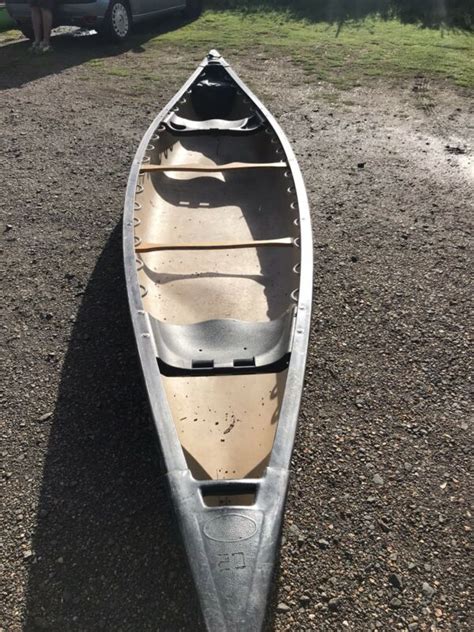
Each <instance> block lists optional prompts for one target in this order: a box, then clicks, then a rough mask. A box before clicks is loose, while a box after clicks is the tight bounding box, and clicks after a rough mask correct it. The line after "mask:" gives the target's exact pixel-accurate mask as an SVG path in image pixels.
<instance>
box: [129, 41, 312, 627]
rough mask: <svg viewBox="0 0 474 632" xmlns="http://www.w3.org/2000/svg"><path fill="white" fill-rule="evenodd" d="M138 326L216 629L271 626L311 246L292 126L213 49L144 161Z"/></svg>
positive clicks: (199, 584) (135, 292)
mask: <svg viewBox="0 0 474 632" xmlns="http://www.w3.org/2000/svg"><path fill="white" fill-rule="evenodd" d="M123 241H124V263H125V275H126V282H127V291H128V298H129V304H130V311H131V317H132V323H133V327H134V332H135V336H136V341H137V348H138V353H139V356H140V361H141V366H142V370H143V375H144V380H145V385H146V389H147V393H148V398H149V401H150V407H151V412H152V416H153V420H154V423H155V427H156V431H157V434H158V438H159V442H160V446H161V452H162V456H163V460H164V464H165V468H166V478H167V481H168V485H169V489H170V493H171V497H172V500H173V506H174V508H175V512H176V516H177V519H178V523H179V526H180V530H181V533H182V536H183V541H184V545H185V548H186V552H187V557H188V560H189V564H190V567H191V571H192V575H193V578H194V582H195V585H196V589H197V592H198V595H199V599H200V604H201V608H202V613H203V617H204V621H205V624H206V627H207V629H208V630H209V632H237V631H238V632H258V631H260V630H262V628H263V625H264V620H265V612H266V604H267V600H268V596H269V593H270V586H271V581H272V575H273V571H274V566H275V560H276V558H277V556H278V546H279V539H280V532H281V524H282V517H283V512H284V504H285V498H286V493H287V485H288V472H289V467H290V459H291V452H292V448H293V443H294V438H295V432H296V425H297V419H298V411H299V405H300V399H301V392H302V388H303V379H304V369H305V363H306V353H307V346H308V340H309V326H310V313H311V293H312V237H311V224H310V218H309V208H308V201H307V196H306V191H305V187H304V183H303V179H302V176H301V172H300V169H299V166H298V164H297V161H296V159H295V156H294V154H293V151H292V149H291V147H290V145H289V143H288V141H287V139H286V137H285V136H284V134H283V132H282V130H281V128H280V127H279V125H278V124H277V123H276V121H275V120H274V118H273V117H272V115H271V114H270V113H269V112H268V111H267V110H266V109H265V107H264V106H263V105H262V104H261V103H260V101H259V100H258V99H257V98H256V97H255V96H254V95H253V94H252V93H251V92H250V91H249V89H248V88H247V87H246V86H245V85H244V84H243V83H242V81H241V80H240V79H239V77H238V76H237V75H236V74H235V73H234V72H233V70H232V69H231V68H230V67H229V65H228V64H227V62H226V61H225V60H224V59H223V58H222V57H221V56H220V55H219V53H217V52H216V51H211V52H210V53H209V55H208V56H207V57H206V58H205V59H204V61H203V62H202V63H201V65H200V66H199V67H198V69H197V70H196V71H195V73H194V74H193V75H192V77H191V78H190V79H189V80H188V81H187V82H186V84H185V85H184V86H183V88H182V89H181V90H180V91H179V92H178V94H177V95H176V96H175V97H174V98H173V99H172V101H171V102H170V103H169V104H168V105H167V106H166V107H165V108H164V110H163V111H162V112H160V114H159V115H158V116H157V117H156V119H155V120H154V121H153V123H152V125H151V126H150V128H149V129H148V131H147V132H146V134H145V136H144V137H143V139H142V142H141V143H140V146H139V148H138V151H137V153H136V156H135V159H134V162H133V165H132V168H131V171H130V177H129V181H128V187H127V193H126V199H125V208H124V229H123Z"/></svg>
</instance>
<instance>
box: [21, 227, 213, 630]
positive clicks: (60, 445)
mask: <svg viewBox="0 0 474 632" xmlns="http://www.w3.org/2000/svg"><path fill="white" fill-rule="evenodd" d="M33 551H34V558H33V561H32V563H31V566H30V569H29V582H28V595H27V609H26V616H25V626H24V630H25V631H26V632H30V631H31V632H32V631H33V630H38V629H46V630H58V631H62V632H66V631H67V632H75V631H76V630H77V631H79V630H80V631H81V632H84V631H87V632H95V631H96V630H97V631H99V630H100V631H103V630H106V631H110V632H112V631H113V632H119V631H130V632H137V631H140V632H147V631H149V630H150V631H151V630H153V631H154V632H156V631H157V630H163V631H166V632H172V631H175V630H176V631H178V630H195V631H198V630H200V629H202V623H201V619H200V614H199V612H200V611H199V606H198V603H197V599H196V596H195V591H194V587H193V585H192V582H191V579H190V575H189V572H188V569H187V565H186V561H185V558H184V553H183V548H182V542H181V539H180V536H179V532H178V530H177V527H176V525H175V523H174V520H173V518H172V514H171V508H170V503H169V501H168V498H167V491H166V489H165V486H164V482H163V478H162V470H161V467H160V463H159V458H158V450H157V449H156V443H155V433H154V430H153V429H152V424H151V421H150V417H149V409H148V404H147V401H146V395H145V392H144V388H143V386H142V380H141V373H140V367H139V365H138V360H137V353H136V348H135V342H134V338H133V332H132V328H131V324H130V316H129V311H128V304H127V300H126V292H125V283H124V278H123V272H122V248H121V227H120V226H117V227H116V228H115V230H114V232H113V234H112V235H111V238H110V240H109V242H108V243H107V245H106V247H105V249H104V250H103V252H102V254H101V256H100V258H99V260H98V262H97V265H96V267H95V270H94V272H93V274H92V276H91V278H90V280H89V283H88V285H87V288H86V290H85V293H84V296H83V301H82V304H81V307H80V309H79V312H78V314H77V318H76V322H75V324H74V329H73V332H72V336H71V340H70V344H69V348H68V351H67V355H66V358H65V361H64V366H63V371H62V376H61V383H60V387H59V392H58V398H57V404H56V409H55V412H54V418H53V423H52V427H51V433H50V437H49V443H48V450H47V456H46V461H45V464H44V472H43V480H42V487H41V492H40V498H39V504H38V516H37V525H36V529H35V532H34V538H33Z"/></svg>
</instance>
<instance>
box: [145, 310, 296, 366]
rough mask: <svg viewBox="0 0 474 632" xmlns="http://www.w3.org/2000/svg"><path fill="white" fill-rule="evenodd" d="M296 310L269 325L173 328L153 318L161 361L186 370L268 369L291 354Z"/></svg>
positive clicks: (225, 323)
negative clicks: (265, 367) (267, 367)
mask: <svg viewBox="0 0 474 632" xmlns="http://www.w3.org/2000/svg"><path fill="white" fill-rule="evenodd" d="M294 314H295V309H294V307H291V308H290V309H288V310H287V311H286V312H285V313H284V314H283V315H282V316H280V318H277V319H275V320H270V321H267V322H247V321H241V320H231V319H222V320H208V321H204V322H200V323H193V324H191V325H171V324H168V323H165V322H163V321H160V320H158V319H156V318H153V317H152V316H150V324H151V328H152V331H153V335H154V338H155V344H156V348H157V352H158V357H159V359H160V360H161V362H163V363H165V364H167V365H168V366H170V367H174V368H176V369H183V370H187V371H190V370H209V369H234V370H239V369H240V370H244V369H247V370H248V369H249V368H251V367H264V366H268V365H271V364H275V363H276V362H278V361H279V360H282V359H283V358H284V357H285V356H286V355H287V354H288V353H289V351H290V349H291V344H292V333H293V325H294V321H295V318H294Z"/></svg>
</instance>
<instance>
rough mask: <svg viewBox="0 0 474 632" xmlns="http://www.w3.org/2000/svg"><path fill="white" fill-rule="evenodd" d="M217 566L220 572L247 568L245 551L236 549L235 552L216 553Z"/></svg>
mask: <svg viewBox="0 0 474 632" xmlns="http://www.w3.org/2000/svg"><path fill="white" fill-rule="evenodd" d="M217 557H218V561H217V568H218V569H219V570H220V572H221V573H224V572H225V571H241V570H243V569H244V568H247V565H246V563H245V553H244V552H243V551H237V552H236V553H218V554H217Z"/></svg>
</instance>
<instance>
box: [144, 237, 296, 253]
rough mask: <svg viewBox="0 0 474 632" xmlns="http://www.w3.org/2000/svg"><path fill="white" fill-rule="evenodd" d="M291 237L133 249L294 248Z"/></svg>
mask: <svg viewBox="0 0 474 632" xmlns="http://www.w3.org/2000/svg"><path fill="white" fill-rule="evenodd" d="M294 244H295V240H294V239H293V238H292V237H283V238H282V239H260V240H256V241H237V242H235V241H221V242H214V243H200V244H199V243H197V244H152V243H143V244H139V245H138V246H136V247H135V251H136V252H152V251H154V250H227V249H235V248H261V247H268V246H276V247H288V246H294Z"/></svg>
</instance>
